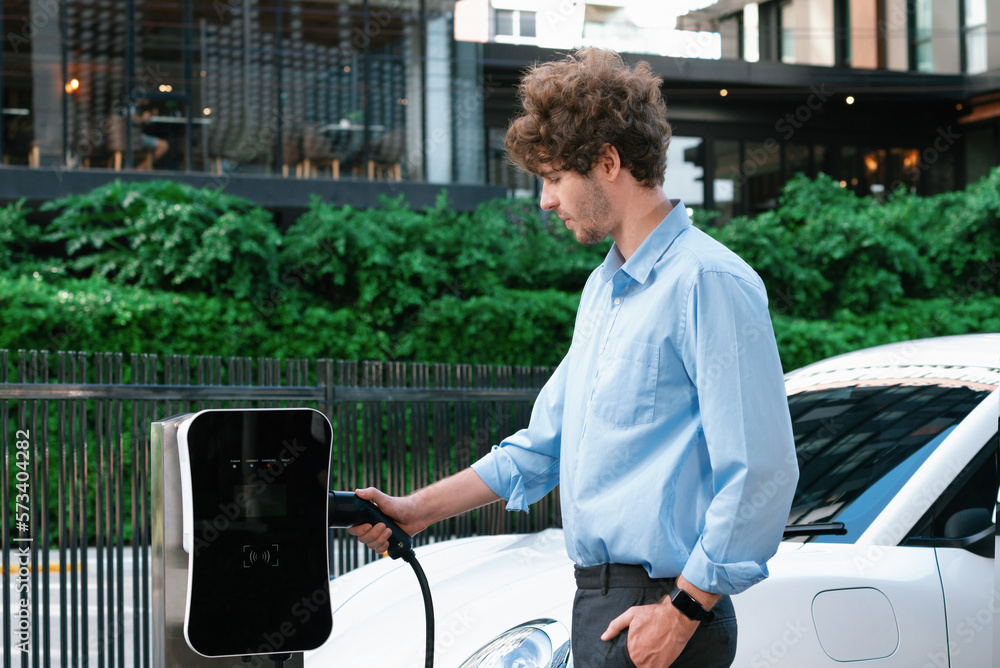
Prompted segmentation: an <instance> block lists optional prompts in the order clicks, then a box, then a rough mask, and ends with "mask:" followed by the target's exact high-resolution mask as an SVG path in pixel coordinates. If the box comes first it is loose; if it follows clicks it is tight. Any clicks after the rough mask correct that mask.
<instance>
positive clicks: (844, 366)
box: [785, 333, 1000, 390]
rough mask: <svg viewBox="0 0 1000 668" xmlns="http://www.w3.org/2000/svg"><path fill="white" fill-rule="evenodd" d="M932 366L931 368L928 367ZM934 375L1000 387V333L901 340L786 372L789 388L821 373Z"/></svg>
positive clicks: (857, 376)
mask: <svg viewBox="0 0 1000 668" xmlns="http://www.w3.org/2000/svg"><path fill="white" fill-rule="evenodd" d="M929 368H932V369H933V370H932V371H929ZM928 376H930V377H934V378H940V379H950V380H955V381H965V382H972V383H976V384H982V386H983V389H992V388H996V387H997V386H1000V333H990V334H963V335H958V336H943V337H938V338H931V339H918V340H914V341H901V342H899V343H889V344H886V345H882V346H875V347H873V348H865V349H863V350H857V351H854V352H850V353H845V354H843V355H837V356H835V357H830V358H827V359H824V360H822V361H819V362H815V363H814V364H810V365H808V366H804V367H802V368H800V369H796V370H795V371H791V372H789V373H787V374H785V385H786V388H788V389H790V390H791V389H793V388H803V387H805V386H808V385H813V384H815V383H817V382H823V381H821V380H820V379H821V378H824V377H825V381H827V382H828V381H831V380H833V379H834V378H835V377H836V378H840V379H842V380H848V379H863V378H867V377H882V378H892V377H895V378H913V377H928Z"/></svg>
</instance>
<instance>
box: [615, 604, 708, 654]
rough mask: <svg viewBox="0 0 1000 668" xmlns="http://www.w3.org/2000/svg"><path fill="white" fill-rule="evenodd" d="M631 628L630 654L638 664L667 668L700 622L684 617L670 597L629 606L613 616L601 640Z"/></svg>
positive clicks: (629, 635)
mask: <svg viewBox="0 0 1000 668" xmlns="http://www.w3.org/2000/svg"><path fill="white" fill-rule="evenodd" d="M626 628H627V629H628V654H629V656H630V657H632V663H634V664H635V665H636V667H637V668H666V667H667V666H669V665H670V664H672V663H673V662H674V660H675V659H676V658H677V657H678V656H680V653H681V652H682V651H683V650H684V648H685V647H686V646H687V644H688V641H689V640H690V639H691V636H692V635H694V632H695V630H696V629H697V628H698V622H695V621H692V620H690V619H688V618H687V617H685V616H684V615H683V614H681V612H680V611H679V610H678V609H677V608H675V607H674V605H673V603H671V602H670V600H669V599H666V600H664V601H661V602H660V603H653V604H651V605H637V606H634V607H631V608H629V609H628V610H626V611H625V612H623V613H622V614H621V615H619V616H618V617H616V618H615V619H613V620H611V624H609V625H608V629H607V631H605V632H604V634H603V635H602V636H601V640H604V641H608V640H611V639H612V638H614V637H615V636H616V635H618V634H619V633H621V632H622V631H624V630H625V629H626Z"/></svg>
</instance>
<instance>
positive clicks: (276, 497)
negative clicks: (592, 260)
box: [233, 485, 288, 517]
mask: <svg viewBox="0 0 1000 668" xmlns="http://www.w3.org/2000/svg"><path fill="white" fill-rule="evenodd" d="M286 493H287V492H286V491H285V486H284V485H265V486H264V487H263V488H262V489H261V491H259V492H256V493H255V492H254V491H253V488H252V487H251V486H250V485H237V486H236V487H235V488H234V492H233V498H234V499H237V498H240V496H241V495H245V496H246V498H247V503H246V507H245V508H244V509H243V511H244V513H245V515H246V516H247V517H281V516H282V515H284V514H285V513H286V512H288V502H287V500H286V498H285V494H286Z"/></svg>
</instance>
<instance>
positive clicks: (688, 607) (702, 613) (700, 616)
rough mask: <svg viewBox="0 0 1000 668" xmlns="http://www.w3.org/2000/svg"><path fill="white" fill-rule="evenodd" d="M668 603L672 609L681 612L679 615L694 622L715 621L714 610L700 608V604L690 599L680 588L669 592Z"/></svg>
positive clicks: (689, 595)
mask: <svg viewBox="0 0 1000 668" xmlns="http://www.w3.org/2000/svg"><path fill="white" fill-rule="evenodd" d="M670 602H671V603H673V604H674V607H675V608H677V609H678V610H680V611H681V613H682V614H683V615H684V616H685V617H687V618H688V619H691V620H693V621H696V622H710V621H712V620H713V619H715V611H714V610H706V609H705V608H703V607H701V603H699V602H698V601H696V600H694V599H693V598H691V594H689V593H687V592H686V591H684V590H683V589H681V588H680V587H677V586H674V588H673V590H672V591H671V592H670Z"/></svg>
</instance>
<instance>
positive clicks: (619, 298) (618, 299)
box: [615, 297, 622, 306]
mask: <svg viewBox="0 0 1000 668" xmlns="http://www.w3.org/2000/svg"><path fill="white" fill-rule="evenodd" d="M621 303H622V298H621V297H615V306H617V305H618V304H621Z"/></svg>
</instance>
